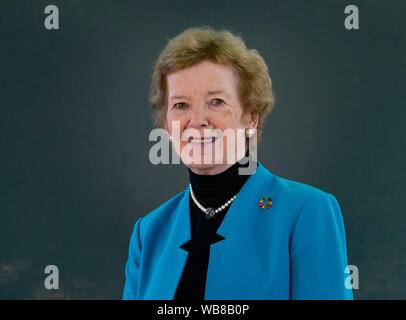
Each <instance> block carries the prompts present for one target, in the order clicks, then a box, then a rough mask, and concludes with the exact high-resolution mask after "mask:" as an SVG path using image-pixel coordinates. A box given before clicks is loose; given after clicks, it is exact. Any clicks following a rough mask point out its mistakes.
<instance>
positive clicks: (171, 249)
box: [145, 186, 191, 300]
mask: <svg viewBox="0 0 406 320" xmlns="http://www.w3.org/2000/svg"><path fill="white" fill-rule="evenodd" d="M189 192H190V191H189V186H188V188H187V189H186V191H185V192H184V194H183V196H182V198H181V200H180V203H179V204H178V205H177V207H176V209H175V210H174V212H172V214H170V215H169V217H168V219H170V220H172V222H169V221H168V222H169V223H170V224H171V229H170V230H169V236H168V239H167V241H166V243H165V244H163V245H162V248H163V250H162V255H161V256H160V259H159V261H156V262H155V264H156V268H155V270H154V272H153V273H152V277H153V281H152V282H151V285H150V287H149V288H148V290H147V292H146V295H145V299H147V300H148V299H154V300H161V299H162V300H172V299H173V298H174V296H175V292H176V288H177V286H178V283H179V280H180V278H181V276H182V272H183V269H184V267H185V264H186V260H187V256H188V252H187V251H185V250H183V249H181V248H180V246H181V245H182V244H184V243H186V242H187V241H189V240H190V239H191V235H190V216H189ZM157 297H159V298H157Z"/></svg>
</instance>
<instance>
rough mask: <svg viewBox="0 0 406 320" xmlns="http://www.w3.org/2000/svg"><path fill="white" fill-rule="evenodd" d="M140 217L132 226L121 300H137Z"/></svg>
mask: <svg viewBox="0 0 406 320" xmlns="http://www.w3.org/2000/svg"><path fill="white" fill-rule="evenodd" d="M141 220H142V217H141V218H139V219H138V220H137V222H136V223H135V225H134V229H133V233H132V235H131V239H130V245H129V250H128V260H127V264H126V266H125V278H126V280H125V284H124V292H123V300H138V294H137V289H138V281H139V269H140V257H141V248H142V246H141V237H140V224H141Z"/></svg>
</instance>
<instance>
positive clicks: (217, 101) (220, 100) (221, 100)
mask: <svg viewBox="0 0 406 320" xmlns="http://www.w3.org/2000/svg"><path fill="white" fill-rule="evenodd" d="M213 104H214V105H215V106H221V105H222V104H224V100H223V99H218V98H217V99H213Z"/></svg>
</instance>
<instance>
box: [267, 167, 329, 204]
mask: <svg viewBox="0 0 406 320" xmlns="http://www.w3.org/2000/svg"><path fill="white" fill-rule="evenodd" d="M264 169H265V168H264ZM264 172H265V175H270V176H271V177H272V178H271V179H267V180H268V181H269V189H270V191H271V192H272V193H273V194H274V196H275V197H278V198H288V199H290V201H295V202H296V201H297V202H303V201H306V200H307V199H309V198H312V197H314V196H316V195H319V196H321V197H323V196H327V195H328V194H329V193H328V191H327V190H323V189H321V188H319V187H316V186H313V185H310V184H307V183H304V182H300V181H298V180H293V179H289V178H285V177H282V176H279V175H277V174H275V173H272V172H270V171H268V170H267V169H265V170H264Z"/></svg>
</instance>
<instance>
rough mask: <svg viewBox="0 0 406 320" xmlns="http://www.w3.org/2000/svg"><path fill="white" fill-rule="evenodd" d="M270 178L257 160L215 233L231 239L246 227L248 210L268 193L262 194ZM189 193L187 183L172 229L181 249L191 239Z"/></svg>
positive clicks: (248, 215) (271, 175) (255, 206)
mask: <svg viewBox="0 0 406 320" xmlns="http://www.w3.org/2000/svg"><path fill="white" fill-rule="evenodd" d="M272 178H273V174H272V173H271V172H269V171H268V170H267V169H265V168H264V166H262V164H261V163H260V162H259V161H258V167H257V169H256V171H255V173H253V174H252V175H251V176H250V177H249V178H248V180H247V181H246V182H245V184H244V185H243V187H242V188H241V190H240V192H239V193H238V194H237V197H236V198H235V200H234V201H233V203H232V204H231V206H230V208H229V209H228V212H227V214H226V215H225V217H224V220H223V221H222V223H221V225H220V227H219V229H218V230H217V234H219V235H221V236H223V237H225V238H226V239H231V238H232V237H235V236H238V234H239V232H240V231H242V230H244V229H245V228H247V225H249V221H250V219H251V216H250V212H253V211H254V210H257V209H258V203H259V200H260V198H262V197H264V196H268V194H264V191H265V190H266V189H265V185H266V184H267V185H268V186H269V182H270V181H271V180H272ZM268 188H269V187H268ZM189 194H190V185H188V187H187V189H186V190H185V192H184V194H183V197H182V199H181V202H180V205H179V206H178V208H177V212H176V217H175V221H174V222H175V226H174V229H176V230H174V231H175V232H176V234H177V236H176V238H177V240H176V243H177V247H178V248H179V250H182V251H183V249H181V248H180V246H182V245H183V244H185V243H186V242H187V241H189V240H190V239H191V234H190V212H189V211H190V207H189ZM213 245H215V244H213Z"/></svg>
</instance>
